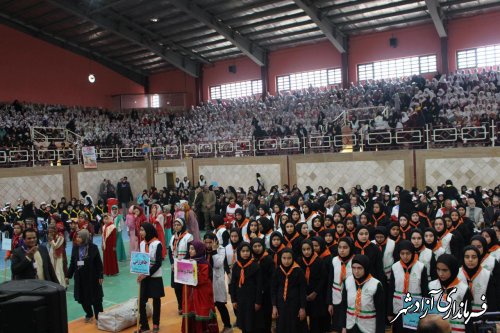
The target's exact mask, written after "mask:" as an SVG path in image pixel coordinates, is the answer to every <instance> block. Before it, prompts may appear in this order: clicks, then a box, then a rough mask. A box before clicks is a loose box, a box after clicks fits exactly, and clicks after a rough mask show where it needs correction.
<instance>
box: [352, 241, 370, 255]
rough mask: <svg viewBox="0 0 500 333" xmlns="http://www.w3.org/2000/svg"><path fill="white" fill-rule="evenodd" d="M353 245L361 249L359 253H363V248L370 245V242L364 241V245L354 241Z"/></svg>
mask: <svg viewBox="0 0 500 333" xmlns="http://www.w3.org/2000/svg"><path fill="white" fill-rule="evenodd" d="M354 245H355V246H356V247H357V248H358V249H360V250H361V254H365V249H366V248H367V247H368V245H370V242H366V243H365V245H363V246H362V245H361V244H359V242H358V241H356V242H355V243H354Z"/></svg>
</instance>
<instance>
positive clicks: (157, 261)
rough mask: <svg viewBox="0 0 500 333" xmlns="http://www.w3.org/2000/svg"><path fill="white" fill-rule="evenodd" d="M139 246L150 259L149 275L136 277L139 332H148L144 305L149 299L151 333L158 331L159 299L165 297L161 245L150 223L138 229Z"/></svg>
mask: <svg viewBox="0 0 500 333" xmlns="http://www.w3.org/2000/svg"><path fill="white" fill-rule="evenodd" d="M140 230H141V231H140V236H141V239H142V241H141V245H140V249H141V252H143V253H149V257H150V258H151V261H150V267H149V275H144V274H141V275H139V276H138V277H137V282H139V283H140V284H141V285H140V288H141V290H140V295H141V299H140V301H139V303H140V307H139V312H140V323H141V328H140V330H139V333H140V332H146V331H149V324H148V317H147V315H146V303H147V301H148V299H149V298H152V299H153V332H159V331H160V312H161V297H163V296H165V290H164V288H163V278H162V276H163V272H162V269H161V263H162V261H163V255H162V244H161V242H160V241H159V240H158V238H157V237H156V228H155V227H154V226H153V225H152V224H150V223H144V224H142V226H141V229H140Z"/></svg>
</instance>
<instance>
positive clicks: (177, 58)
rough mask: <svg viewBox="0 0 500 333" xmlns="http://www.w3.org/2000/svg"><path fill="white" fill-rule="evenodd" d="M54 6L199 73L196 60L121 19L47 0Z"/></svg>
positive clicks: (179, 67) (56, 0) (61, 0)
mask: <svg viewBox="0 0 500 333" xmlns="http://www.w3.org/2000/svg"><path fill="white" fill-rule="evenodd" d="M47 1H48V2H49V3H51V4H52V5H54V6H57V7H59V8H61V9H64V10H65V11H67V12H69V13H71V14H73V15H76V16H78V17H81V18H83V19H85V20H89V21H91V22H93V23H94V24H96V25H98V26H100V27H102V28H104V29H107V30H108V31H111V32H113V33H114V34H116V35H118V36H120V37H122V38H124V39H127V40H129V41H130V42H133V43H135V44H137V45H140V46H141V47H144V48H145V49H147V50H150V51H151V52H154V53H156V54H158V56H160V57H161V58H163V59H165V61H167V62H169V63H171V64H172V65H174V66H175V67H177V68H178V69H180V70H182V71H184V72H186V73H188V74H189V75H191V76H194V77H198V76H199V74H200V65H199V63H198V62H196V61H193V60H191V59H189V58H188V57H185V56H183V55H181V54H179V53H177V52H174V51H172V50H170V49H169V48H167V47H164V46H162V45H159V44H156V43H152V42H151V40H150V38H149V36H145V35H144V34H142V33H139V32H137V31H135V30H132V29H130V28H129V27H128V25H126V24H124V23H123V22H121V21H117V20H111V19H109V18H107V17H106V16H104V15H102V14H100V13H94V14H89V12H88V11H87V10H85V9H84V8H82V7H79V6H77V5H75V4H74V3H73V2H72V1H63V0H47Z"/></svg>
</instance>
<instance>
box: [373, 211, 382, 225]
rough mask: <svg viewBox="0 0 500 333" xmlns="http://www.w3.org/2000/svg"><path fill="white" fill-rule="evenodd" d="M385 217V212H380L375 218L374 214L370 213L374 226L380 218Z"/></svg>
mask: <svg viewBox="0 0 500 333" xmlns="http://www.w3.org/2000/svg"><path fill="white" fill-rule="evenodd" d="M384 217H385V213H382V214H380V216H379V217H378V218H377V217H375V215H372V218H373V221H374V222H373V224H374V226H375V227H378V223H379V222H380V220H382V219H383V218H384Z"/></svg>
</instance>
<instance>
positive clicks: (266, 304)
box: [256, 253, 275, 333]
mask: <svg viewBox="0 0 500 333" xmlns="http://www.w3.org/2000/svg"><path fill="white" fill-rule="evenodd" d="M258 263H259V265H260V271H261V275H262V308H261V309H260V311H259V312H257V326H256V328H257V332H259V333H260V332H262V333H271V326H272V321H273V319H272V315H273V304H272V302H271V277H272V276H273V275H274V270H275V267H274V260H273V256H270V255H268V254H267V253H265V255H263V256H261V258H260V260H258Z"/></svg>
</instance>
